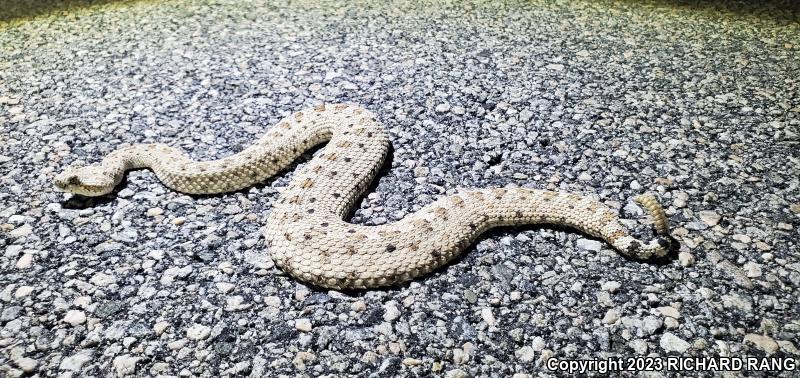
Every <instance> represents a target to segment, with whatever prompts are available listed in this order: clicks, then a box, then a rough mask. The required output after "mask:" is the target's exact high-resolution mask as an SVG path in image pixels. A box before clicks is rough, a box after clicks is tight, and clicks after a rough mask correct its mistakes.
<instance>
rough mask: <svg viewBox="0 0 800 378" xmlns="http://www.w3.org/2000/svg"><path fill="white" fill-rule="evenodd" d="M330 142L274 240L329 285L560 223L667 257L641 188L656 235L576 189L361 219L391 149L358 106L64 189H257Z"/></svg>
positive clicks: (135, 157) (148, 152)
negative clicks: (376, 221)
mask: <svg viewBox="0 0 800 378" xmlns="http://www.w3.org/2000/svg"><path fill="white" fill-rule="evenodd" d="M325 141H329V142H328V144H327V145H326V146H325V147H324V148H323V149H322V150H321V151H319V153H318V154H317V155H316V156H315V157H314V158H313V159H312V160H311V161H310V162H308V164H306V165H305V166H304V167H303V168H302V169H301V170H300V171H299V172H298V173H297V175H296V176H295V177H294V179H293V180H292V181H291V183H290V185H289V186H288V187H287V188H286V189H285V191H283V193H282V195H281V196H280V199H279V200H278V201H277V203H276V204H275V206H274V208H273V209H272V211H271V213H270V214H269V216H268V218H267V221H266V228H265V238H266V244H267V247H268V248H269V251H270V253H271V255H272V259H273V260H274V261H275V263H276V264H277V265H278V266H279V267H280V268H282V269H283V270H284V271H286V272H287V273H289V274H291V275H292V276H294V277H296V278H298V279H300V280H302V281H306V282H308V283H311V284H314V285H318V286H321V287H326V288H336V289H342V288H373V287H380V286H387V285H392V284H396V283H399V282H403V281H408V280H411V279H413V278H414V277H418V276H420V275H423V274H426V273H428V272H431V271H432V270H434V269H436V268H438V267H440V266H442V265H444V264H446V263H447V262H448V261H450V260H451V259H453V258H454V257H455V256H456V255H458V254H459V253H461V251H463V250H464V249H465V248H466V247H467V246H469V245H470V244H471V243H472V242H473V241H474V240H475V239H476V238H477V237H478V236H479V235H480V234H481V233H483V232H484V231H486V230H487V229H490V228H492V227H498V226H507V225H521V224H538V223H547V224H556V225H563V226H569V227H572V228H575V229H577V230H580V231H582V232H584V233H586V234H589V235H591V236H594V237H598V238H602V239H603V240H605V241H606V242H608V243H609V244H610V245H612V246H613V247H614V248H615V249H616V250H617V251H619V252H620V253H622V254H624V255H627V256H631V257H633V258H637V259H647V258H651V257H660V256H664V255H665V254H666V253H667V247H668V245H669V244H668V242H669V237H668V225H667V219H666V215H665V214H664V211H663V209H662V208H661V206H660V205H659V203H658V202H657V201H656V200H655V198H654V197H652V196H638V197H636V201H637V202H639V203H640V204H641V205H642V206H643V207H644V208H645V209H646V210H647V211H648V212H649V213H650V214H651V216H652V217H653V220H654V228H655V231H656V234H657V237H656V238H655V239H654V240H652V241H650V242H649V243H644V242H642V241H639V240H637V239H635V238H633V237H632V236H630V234H629V232H628V230H627V229H626V228H625V227H624V226H623V225H622V224H621V223H620V222H619V218H618V216H617V214H616V212H614V211H613V210H611V209H610V208H608V207H607V206H605V205H604V204H602V203H600V202H597V201H596V200H593V199H591V198H589V197H585V196H580V195H577V194H573V193H564V192H551V191H543V190H534V189H525V188H492V189H477V190H466V191H461V192H460V193H458V194H455V195H451V196H447V197H444V198H441V199H439V200H437V201H435V202H433V203H432V204H430V205H427V206H425V207H424V208H422V209H421V210H419V211H417V212H415V213H413V214H410V215H408V216H406V217H405V218H403V219H402V220H399V221H397V222H394V223H391V224H383V225H379V226H364V225H354V224H351V223H348V222H346V221H345V220H344V217H345V215H346V214H347V212H348V210H349V209H350V208H351V207H352V206H353V205H354V202H355V201H356V200H357V199H358V198H359V196H360V195H361V194H362V193H363V192H364V191H365V190H366V188H367V186H368V185H369V184H370V182H371V181H372V180H373V178H374V177H375V175H376V174H377V172H378V170H379V169H380V167H381V165H382V163H383V161H384V158H385V155H386V153H387V151H388V148H389V139H388V136H387V133H386V130H385V129H384V127H383V126H382V125H381V124H379V123H378V122H377V121H376V119H375V117H374V115H373V114H372V113H371V112H369V111H367V110H365V109H363V108H360V107H358V106H354V105H345V104H338V105H328V106H325V105H321V106H318V107H315V108H313V109H308V110H304V111H301V112H297V113H294V114H292V115H290V116H288V117H286V118H284V119H283V120H282V121H280V122H279V123H278V124H277V126H275V127H272V128H270V129H269V130H268V132H267V133H266V134H265V135H264V136H263V137H262V138H260V139H259V140H258V141H257V142H256V143H255V144H253V145H252V146H250V147H248V148H247V149H245V150H244V151H242V152H239V153H237V154H235V155H232V156H229V157H226V158H223V159H219V160H213V161H203V162H196V161H192V160H191V159H190V158H189V157H187V156H186V155H185V154H184V153H183V152H181V151H180V150H178V149H175V148H172V147H169V146H167V145H163V144H137V145H133V146H130V147H125V148H121V149H118V150H116V151H114V152H112V153H110V154H109V155H108V156H106V157H105V158H104V159H103V160H102V162H101V163H100V164H95V165H89V166H85V167H81V168H69V169H67V170H65V171H64V172H63V173H61V174H59V175H57V176H56V178H55V184H56V186H57V187H58V188H60V189H62V190H64V191H66V192H71V193H75V194H80V195H85V196H99V195H104V194H107V193H109V192H111V191H112V190H113V188H114V187H115V186H116V185H117V184H119V182H120V181H121V180H122V178H123V176H124V173H125V171H127V170H130V169H137V168H150V169H152V170H153V171H154V172H155V174H156V175H157V176H158V178H159V179H160V180H161V182H163V183H164V184H165V185H166V186H168V187H170V188H172V189H174V190H176V191H179V192H184V193H190V194H213V193H223V192H230V191H235V190H239V189H242V188H246V187H248V186H251V185H253V184H255V183H258V182H260V181H263V180H265V179H266V178H268V177H270V176H273V175H275V174H276V173H278V172H279V171H280V170H282V169H283V168H285V167H287V166H288V165H289V164H290V163H291V162H292V161H293V160H295V159H296V158H297V157H298V156H300V155H301V154H302V153H303V152H305V151H307V150H308V149H309V148H311V147H312V146H314V145H317V144H320V143H322V142H325Z"/></svg>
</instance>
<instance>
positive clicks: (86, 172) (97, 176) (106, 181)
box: [54, 165, 117, 197]
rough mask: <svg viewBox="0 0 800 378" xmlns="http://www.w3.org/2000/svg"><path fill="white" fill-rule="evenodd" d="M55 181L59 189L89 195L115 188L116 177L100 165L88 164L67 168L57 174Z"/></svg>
mask: <svg viewBox="0 0 800 378" xmlns="http://www.w3.org/2000/svg"><path fill="white" fill-rule="evenodd" d="M54 183H55V185H56V187H57V188H58V189H61V190H63V191H65V192H67V193H73V194H80V195H83V196H88V197H97V196H102V195H105V194H108V193H111V191H112V190H113V189H114V186H116V184H117V183H116V182H115V180H114V177H112V176H110V175H108V174H107V173H105V171H104V170H103V169H102V167H100V166H99V165H88V166H85V167H79V168H67V169H66V170H64V172H61V173H59V174H58V175H56V177H55V179H54Z"/></svg>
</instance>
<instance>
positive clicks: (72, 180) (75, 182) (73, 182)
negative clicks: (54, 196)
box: [67, 175, 81, 185]
mask: <svg viewBox="0 0 800 378" xmlns="http://www.w3.org/2000/svg"><path fill="white" fill-rule="evenodd" d="M67 184H69V185H80V184H81V179H79V178H78V176H76V175H72V176H69V178H68V179H67Z"/></svg>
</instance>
